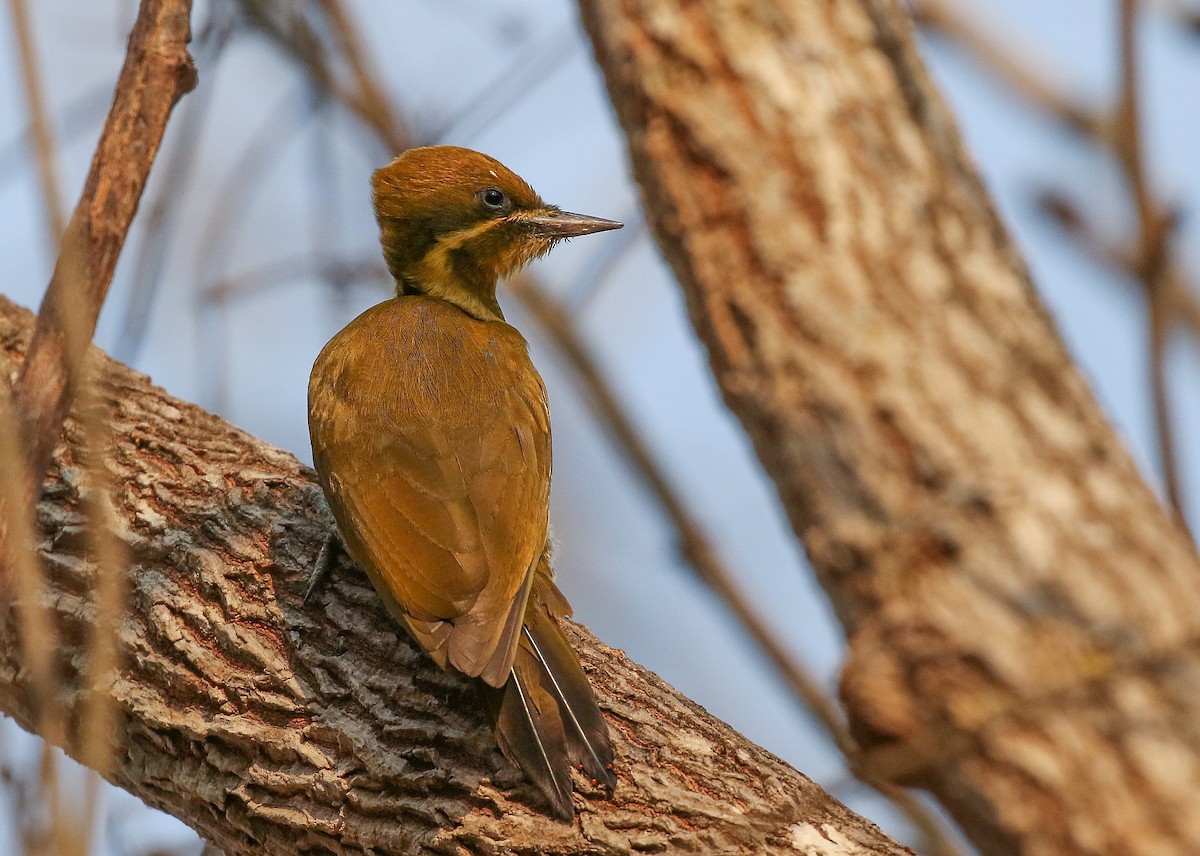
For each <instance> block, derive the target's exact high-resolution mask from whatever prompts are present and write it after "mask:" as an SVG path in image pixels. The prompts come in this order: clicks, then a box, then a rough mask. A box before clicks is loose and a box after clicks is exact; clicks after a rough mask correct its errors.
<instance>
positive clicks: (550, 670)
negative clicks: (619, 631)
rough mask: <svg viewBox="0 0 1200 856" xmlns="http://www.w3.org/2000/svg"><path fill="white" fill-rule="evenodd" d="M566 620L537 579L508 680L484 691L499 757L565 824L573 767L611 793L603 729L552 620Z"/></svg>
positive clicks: (552, 592)
mask: <svg viewBox="0 0 1200 856" xmlns="http://www.w3.org/2000/svg"><path fill="white" fill-rule="evenodd" d="M569 614H570V607H569V606H568V605H567V602H566V599H565V598H563V596H562V594H560V593H559V591H558V588H557V587H556V586H555V585H554V583H553V582H552V581H551V580H549V579H547V578H546V577H544V576H542V575H540V574H539V578H538V579H537V580H536V582H535V583H534V590H533V592H532V596H531V597H530V600H529V607H528V609H527V610H526V613H525V626H524V628H523V629H522V632H521V641H520V643H519V645H518V647H517V655H516V659H515V660H514V661H513V667H512V674H511V676H510V677H509V679H508V682H507V683H506V684H505V685H504V686H503V687H500V688H498V689H496V688H492V687H486V686H485V687H484V688H483V691H484V694H485V696H486V698H487V701H488V707H489V709H490V710H491V713H492V718H493V719H494V720H495V723H496V739H497V742H498V743H499V744H500V749H501V751H502V752H504V754H505V756H507V757H508V759H509V760H510V761H512V762H513V763H515V764H516V765H517V766H518V767H520V768H521V770H522V771H523V772H524V773H525V775H526V776H527V777H528V778H529V779H530V781H532V782H533V783H534V784H535V785H537V787H538V789H539V790H540V791H541V792H542V793H543V794H545V796H546V799H547V800H549V801H550V804H551V806H553V808H554V812H555V814H557V815H558V816H559V817H561V818H563V819H564V820H570V819H571V818H572V817H574V814H575V809H574V806H573V805H572V803H571V773H570V768H571V767H576V768H578V769H581V770H582V771H583V772H585V773H586V774H587V775H589V776H591V777H592V778H593V779H594V780H596V781H597V782H601V783H602V784H604V785H605V786H606V787H607V788H608V789H609V790H610V791H611V790H612V789H613V787H615V786H616V776H615V775H614V774H613V767H612V764H613V749H612V743H611V741H610V740H609V737H608V725H607V724H606V723H605V721H604V717H603V715H602V714H601V713H600V708H599V707H598V706H597V705H596V699H595V697H594V696H593V695H592V688H591V686H590V685H589V684H588V680H587V677H586V676H585V675H584V674H583V668H582V667H581V666H580V665H579V658H578V657H577V656H576V655H575V652H574V651H573V650H572V649H571V645H570V643H568V642H567V639H566V637H565V636H563V632H562V629H561V628H560V626H559V624H558V620H557V619H556V615H557V616H566V615H569Z"/></svg>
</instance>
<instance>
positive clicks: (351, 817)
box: [0, 299, 908, 856]
mask: <svg viewBox="0 0 1200 856" xmlns="http://www.w3.org/2000/svg"><path fill="white" fill-rule="evenodd" d="M31 325H32V317H31V316H30V315H29V313H27V312H25V311H24V310H21V309H18V308H16V307H14V306H13V305H12V304H10V303H8V302H7V301H4V300H3V299H0V372H3V373H4V374H5V375H7V376H11V374H12V372H13V370H14V363H15V361H16V360H18V359H19V357H20V354H21V353H23V351H24V348H25V346H26V343H27V339H28V335H29V331H30V329H31ZM90 359H92V360H94V361H97V362H96V365H98V366H99V370H98V371H97V375H98V376H99V377H100V381H99V384H98V386H99V389H98V396H97V397H96V398H95V399H94V400H96V401H98V404H97V405H95V406H96V407H98V408H99V409H100V410H102V411H103V412H102V413H101V414H99V415H100V416H102V417H103V419H104V420H105V421H106V422H108V423H109V424H111V425H112V428H113V431H114V434H115V436H116V438H117V442H116V446H115V449H113V450H112V452H111V454H110V455H109V457H108V460H107V461H106V466H107V467H108V470H109V475H110V477H111V479H112V483H113V484H114V485H117V486H119V489H118V490H117V491H116V494H117V495H116V496H115V497H114V502H115V505H116V517H117V521H118V534H119V536H120V538H121V539H122V541H123V542H124V543H125V546H126V547H127V549H128V551H129V554H130V555H131V556H132V557H133V564H132V567H130V568H129V569H128V575H129V586H130V596H129V612H128V614H127V615H126V616H125V617H124V619H123V621H122V622H121V624H120V628H119V649H120V653H121V661H122V665H121V667H120V669H119V674H118V676H117V678H116V679H115V680H114V681H113V682H112V684H111V688H110V689H109V693H110V695H111V699H112V702H113V704H114V705H115V708H116V713H117V718H118V722H119V725H118V730H117V741H116V749H115V763H114V765H113V768H112V769H111V770H110V771H109V772H108V773H107V775H108V777H109V778H110V779H111V781H113V782H114V783H115V784H117V785H120V786H121V787H123V788H126V789H128V790H129V791H131V792H133V793H135V794H137V795H138V796H140V797H142V798H143V799H144V800H146V802H148V803H150V804H151V805H154V806H157V807H159V808H162V809H164V810H166V811H168V812H170V813H171V814H174V815H175V816H177V817H179V818H181V819H182V820H184V821H185V822H187V823H188V824H190V825H191V826H192V827H194V828H195V829H196V830H197V831H198V832H200V834H202V835H203V836H205V838H207V839H209V840H210V841H211V842H213V844H214V845H215V846H217V847H219V848H221V850H223V851H224V852H226V853H228V854H230V856H233V854H260V853H270V854H287V856H292V855H293V854H297V853H314V854H315V853H338V854H366V853H370V854H374V855H375V856H384V854H414V853H448V854H464V853H487V854H498V853H545V854H568V853H572V854H573V853H589V854H599V853H612V854H625V853H634V852H638V853H643V852H649V853H656V852H665V851H672V852H684V853H705V854H707V853H792V854H795V853H806V854H825V853H829V854H835V853H836V854H897V856H898V854H902V853H907V852H908V851H907V850H905V848H903V847H901V846H899V845H897V844H895V843H894V842H891V841H890V840H888V839H887V838H886V837H885V836H884V835H883V834H882V833H880V832H879V830H878V829H877V828H875V827H874V826H873V825H872V824H871V823H870V822H868V821H865V820H863V819H862V818H860V817H858V816H856V815H854V814H853V813H852V812H850V811H849V810H848V809H846V808H845V807H843V806H842V805H840V804H839V803H838V802H837V801H836V800H834V799H832V798H831V797H829V796H828V795H827V794H825V793H824V792H823V791H822V790H821V789H820V788H818V787H817V786H816V785H814V784H813V783H812V782H811V781H809V780H808V779H806V778H805V777H804V776H802V775H800V774H799V773H797V772H796V771H795V770H793V769H792V768H790V767H789V766H787V765H786V764H784V763H783V762H781V761H780V760H779V759H777V758H775V757H773V756H772V755H770V754H769V753H767V752H765V751H763V750H762V749H760V748H758V747H756V746H754V745H752V744H750V743H749V742H747V741H746V740H745V739H744V738H742V737H740V736H739V735H737V734H736V733H734V732H733V731H732V730H731V729H730V728H729V727H728V726H726V725H724V724H723V723H721V722H718V721H717V720H714V719H713V718H712V717H710V716H708V715H707V714H706V713H705V712H704V711H703V710H701V709H700V708H698V707H697V706H696V705H694V704H692V703H691V702H689V701H688V700H687V699H685V698H683V697H682V696H680V695H679V694H678V693H676V692H675V691H674V690H672V689H671V688H670V687H668V686H666V685H665V684H664V683H663V682H662V681H661V680H659V679H658V678H657V677H656V676H654V675H652V674H650V673H648V672H646V671H644V670H642V669H640V668H638V667H637V666H635V665H633V664H632V663H630V662H629V661H628V660H627V659H626V658H625V657H624V656H623V655H622V654H621V653H620V652H617V651H613V650H612V649H609V648H606V647H605V646H603V645H602V644H600V643H599V642H597V641H596V639H595V638H594V637H593V636H592V635H591V634H589V633H588V632H587V631H586V630H583V629H582V628H577V627H576V628H571V629H570V632H571V637H572V639H573V640H574V642H575V644H576V645H577V647H578V648H579V650H580V652H581V654H582V659H583V663H584V666H585V668H586V669H587V670H588V672H589V673H590V676H591V679H592V682H593V684H594V685H595V687H596V690H597V695H598V697H599V701H600V704H601V707H602V708H603V709H604V711H605V713H606V714H607V716H608V719H609V722H610V723H611V725H612V730H613V737H614V739H615V743H616V746H617V758H618V760H617V774H618V776H619V779H620V783H619V785H618V787H617V790H616V793H615V795H614V797H613V799H612V800H606V799H605V798H604V795H603V793H597V792H596V790H595V789H590V788H588V787H587V785H586V783H583V782H579V783H578V785H579V787H580V788H581V789H582V793H581V794H580V795H579V796H578V798H577V800H576V802H577V807H578V809H579V813H578V817H577V818H576V820H575V822H574V823H573V824H565V823H559V822H557V821H554V820H552V819H550V818H549V817H548V816H547V815H546V814H545V812H544V807H543V806H542V804H541V802H540V797H539V796H538V795H537V794H536V792H534V791H533V790H532V789H531V788H529V787H528V786H526V785H524V784H523V783H522V782H521V780H520V777H519V775H518V774H516V773H515V772H514V771H512V770H503V769H501V764H502V761H501V759H500V755H499V753H498V751H496V749H495V744H494V741H493V737H492V734H491V728H490V726H489V724H488V722H487V720H486V717H485V715H484V713H483V712H482V709H481V708H480V706H479V705H478V703H477V701H476V698H475V694H474V692H473V689H472V687H471V685H470V683H469V682H467V681H465V680H463V679H460V678H456V677H454V676H451V675H449V674H447V673H445V672H442V671H440V670H438V669H437V668H436V667H434V666H433V665H432V664H431V663H430V661H429V660H428V659H427V658H426V657H425V656H424V655H423V654H421V653H420V651H419V650H417V649H416V648H415V647H414V646H413V644H412V643H410V642H409V641H408V639H407V638H406V637H405V636H404V634H403V633H402V631H401V630H400V629H399V627H398V626H397V625H396V624H395V623H394V622H393V621H392V620H391V619H390V618H389V617H388V616H387V614H386V613H385V612H384V610H383V609H382V608H381V606H380V603H379V600H378V598H377V597H376V595H375V593H374V591H373V590H372V589H371V587H370V584H369V583H368V582H367V581H366V579H365V577H363V576H361V575H360V574H359V572H358V571H357V570H355V569H353V568H350V567H345V568H342V569H341V570H340V572H339V574H338V576H336V577H335V580H334V582H333V584H332V585H331V587H330V588H329V589H328V590H326V591H325V592H323V593H322V594H321V595H320V596H319V597H318V598H317V602H316V603H314V604H312V605H310V606H308V607H305V606H304V605H303V604H302V596H301V593H302V590H303V587H304V583H305V580H306V578H307V575H308V571H309V568H310V567H311V566H312V564H313V562H314V560H315V558H316V555H317V552H318V549H319V547H320V545H321V542H322V540H323V539H324V537H325V535H326V534H327V532H328V531H329V529H330V527H331V525H332V523H331V521H330V519H329V517H328V514H327V512H326V511H325V509H324V504H323V501H322V499H321V498H320V489H319V488H318V487H317V486H316V484H315V482H314V480H313V478H312V475H313V474H312V472H311V471H310V470H308V469H307V468H306V467H303V466H302V465H300V464H299V463H298V462H297V461H296V459H295V458H293V457H292V456H291V455H289V454H287V453H285V452H282V451H280V450H278V449H274V448H272V447H270V446H267V445H266V444H264V443H261V442H259V441H257V440H255V439H254V438H252V437H250V436H248V435H246V434H245V433H243V432H241V431H238V430H236V429H234V428H232V427H230V426H229V425H227V424H226V423H224V422H222V421H221V420H219V419H217V418H216V417H214V416H211V415H209V414H207V413H204V412H203V411H201V410H200V409H198V408H196V407H194V406H192V405H189V404H186V403H183V402H180V401H177V400H175V399H172V398H171V397H170V396H168V395H166V394H165V393H163V392H162V391H161V390H159V389H156V388H154V387H153V386H151V385H150V384H149V382H148V380H147V379H146V378H145V377H143V376H141V375H138V374H136V373H134V372H132V371H130V370H128V369H126V368H124V367H122V366H120V365H119V364H117V363H114V362H112V361H110V360H108V359H107V358H106V357H104V356H103V355H101V354H100V353H99V352H98V351H94V350H93V352H92V354H91V357H90ZM90 421H91V420H89V422H90ZM79 431H80V429H79V426H78V425H76V424H75V423H74V422H68V423H67V437H68V441H69V442H68V446H67V448H66V449H65V450H60V452H59V461H58V462H59V464H60V468H59V469H58V470H57V472H58V475H57V476H55V477H54V478H53V479H52V480H51V482H50V483H49V485H48V487H47V491H46V495H45V498H44V499H43V501H42V502H41V504H40V506H39V507H38V509H37V511H38V524H39V532H40V536H39V537H40V542H39V544H38V548H39V551H40V553H41V556H42V559H43V561H44V563H45V565H46V568H47V575H48V580H49V582H48V587H47V590H46V592H45V595H44V597H43V602H44V604H45V605H46V606H47V607H48V608H50V609H51V610H52V615H53V618H54V622H55V625H56V628H57V632H58V635H59V642H58V644H57V645H56V646H55V647H56V650H57V651H58V653H59V655H60V664H59V665H60V672H61V675H62V681H61V685H60V686H58V688H57V689H58V692H59V696H60V697H59V699H58V701H60V702H61V704H62V705H63V707H64V708H65V711H66V715H67V719H68V721H69V722H71V723H73V724H74V726H75V728H76V729H78V727H79V725H78V723H79V722H80V719H81V711H82V710H83V709H84V708H85V707H86V706H87V705H88V703H89V701H91V700H92V699H89V697H88V696H89V691H88V690H87V689H86V687H87V686H89V684H88V683H86V682H85V680H84V678H83V677H82V675H83V674H84V673H85V669H86V660H87V651H86V649H87V642H88V640H89V638H90V637H91V635H92V630H93V628H91V627H90V622H91V621H92V618H93V615H94V611H95V607H94V596H93V592H94V590H95V586H96V576H97V573H98V571H97V565H96V563H95V561H94V559H93V557H92V556H90V555H89V553H88V546H89V544H90V543H91V539H90V538H89V537H88V535H87V531H86V529H87V525H88V523H87V521H86V520H85V519H84V517H83V514H82V510H81V508H82V505H83V502H82V498H83V497H84V496H86V494H87V491H88V489H89V478H88V474H87V472H86V470H84V469H82V468H81V467H80V466H79V465H78V464H77V462H76V460H77V453H76V451H75V447H76V446H77V443H78V439H79ZM4 593H5V595H7V596H6V597H4V598H3V600H2V602H0V708H2V709H3V711H4V712H5V713H8V714H10V715H11V716H13V717H15V718H16V719H17V721H18V722H20V723H21V724H22V725H23V726H25V727H26V728H32V727H33V726H34V712H33V710H32V707H31V697H30V693H29V692H28V691H27V689H28V688H27V686H26V683H27V681H28V680H29V675H28V672H27V671H26V670H23V668H22V663H21V662H20V659H19V655H18V651H19V646H18V645H17V644H16V637H17V632H18V631H17V626H16V616H15V610H14V609H13V600H14V594H15V593H14V591H13V589H12V588H11V587H8V588H7V590H6V591H5V592H4ZM89 739H94V737H90V738H89ZM68 743H69V744H70V745H68V747H67V748H68V751H70V752H71V753H72V754H74V755H76V756H79V755H81V754H84V752H83V748H84V747H81V746H80V745H79V743H80V735H79V734H78V733H75V734H73V735H69V736H68ZM90 756H91V757H95V753H94V752H92V753H91V755H90Z"/></svg>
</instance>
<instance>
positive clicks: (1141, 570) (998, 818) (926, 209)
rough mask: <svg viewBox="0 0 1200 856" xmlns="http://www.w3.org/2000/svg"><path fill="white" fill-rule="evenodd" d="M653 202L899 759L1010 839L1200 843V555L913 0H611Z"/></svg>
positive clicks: (883, 754)
mask: <svg viewBox="0 0 1200 856" xmlns="http://www.w3.org/2000/svg"><path fill="white" fill-rule="evenodd" d="M583 8H584V14H585V19H586V22H587V26H588V27H589V29H590V31H591V34H592V37H593V40H594V42H595V45H596V50H597V53H598V56H599V59H600V62H601V64H602V66H603V68H604V70H605V73H606V75H607V78H608V83H609V90H610V92H611V93H612V96H613V99H614V102H615V104H616V107H617V112H618V115H619V117H620V119H621V122H622V123H623V125H624V127H625V130H626V132H627V134H628V137H629V145H630V151H631V153H632V159H633V165H634V169H635V172H636V173H637V176H638V179H639V182H640V184H641V186H642V188H643V191H644V194H645V199H646V203H647V207H648V210H649V217H650V221H651V223H652V224H653V227H654V229H655V232H656V234H657V236H658V239H659V243H660V245H661V246H662V247H663V249H664V252H665V253H666V255H667V258H668V259H669V261H670V263H671V265H672V267H673V268H674V270H675V273H676V275H677V276H678V278H679V279H680V281H681V283H682V284H683V286H684V288H685V291H686V293H687V298H688V304H689V309H690V312H691V315H692V318H693V320H694V322H695V324H696V326H697V328H698V330H699V332H700V335H701V336H702V338H703V340H704V342H705V343H706V345H707V347H708V349H709V355H710V358H711V361H712V366H713V370H714V372H715V374H716V377H717V379H718V381H719V383H720V385H721V388H722V390H723V392H724V395H725V398H726V401H727V402H728V404H729V406H730V407H731V408H732V409H733V410H734V411H735V412H736V413H737V414H738V416H739V417H740V418H741V420H742V422H743V423H744V425H745V426H746V428H747V430H748V432H749V434H750V436H751V437H752V439H753V441H754V443H755V446H756V448H757V451H758V454H759V456H760V458H761V459H762V461H763V463H764V465H765V466H766V468H767V470H768V472H769V473H770V474H771V476H772V477H773V478H774V479H775V481H776V484H777V486H778V489H779V493H780V496H781V498H782V501H783V503H784V505H785V507H786V509H787V512H788V514H789V515H790V518H791V521H792V524H793V526H794V528H795V530H796V532H797V533H798V534H799V535H800V536H801V538H802V539H803V541H804V543H805V546H806V547H807V550H808V553H809V556H810V557H811V559H812V562H813V564H814V566H815V568H816V570H817V572H818V574H819V575H820V578H821V580H822V582H823V584H824V585H825V587H826V589H827V591H828V592H829V594H830V596H831V598H832V600H833V603H834V605H835V607H836V609H837V612H838V614H839V616H840V617H841V619H842V622H843V623H844V625H845V627H846V629H847V631H848V633H849V636H850V655H849V662H848V664H847V666H846V669H845V672H844V678H843V697H844V700H845V702H846V705H847V708H848V711H849V714H850V715H851V717H852V719H853V722H854V725H855V728H856V731H857V733H858V735H859V737H860V739H861V740H862V741H863V744H864V748H865V750H866V751H865V754H864V758H863V761H864V763H865V764H867V765H869V766H871V767H873V768H874V769H875V770H876V771H878V772H879V773H880V774H882V775H886V776H890V777H892V778H893V779H895V780H898V781H908V782H915V783H919V784H921V785H924V786H927V787H929V788H931V789H932V790H933V791H934V792H935V794H936V795H937V796H938V797H939V798H940V799H941V800H942V801H943V803H944V804H945V805H946V806H947V807H948V808H949V809H950V810H951V811H952V812H953V814H954V815H955V816H956V817H957V818H958V820H959V821H961V822H962V824H963V825H964V827H965V828H966V829H967V831H968V833H969V834H970V835H971V836H972V838H973V839H974V841H975V842H976V844H977V845H978V846H979V847H980V848H981V849H982V850H983V851H984V852H985V853H988V854H1016V853H1020V854H1031V855H1032V854H1046V856H1050V854H1053V856H1070V854H1122V855H1123V856H1128V855H1129V854H1147V856H1150V854H1153V856H1170V854H1180V856H1183V855H1184V854H1196V853H1200V796H1198V795H1200V756H1198V750H1200V645H1198V640H1200V564H1198V562H1197V558H1196V554H1195V552H1194V549H1193V547H1192V545H1191V544H1190V543H1189V542H1188V541H1187V539H1186V538H1185V537H1184V536H1183V535H1182V534H1181V533H1180V532H1179V531H1178V530H1177V529H1176V528H1175V526H1174V525H1172V523H1171V521H1170V520H1169V519H1168V517H1167V516H1166V515H1165V514H1163V513H1162V511H1161V509H1160V507H1159V505H1158V503H1157V502H1156V500H1155V497H1154V496H1153V495H1152V493H1151V491H1150V490H1148V489H1147V487H1146V486H1145V485H1144V484H1143V482H1142V480H1141V479H1140V477H1139V474H1138V472H1137V471H1136V469H1135V467H1134V466H1133V464H1132V462H1131V461H1130V458H1129V456H1128V454H1127V453H1126V452H1125V450H1124V449H1123V448H1122V446H1121V444H1120V442H1119V440H1118V438H1117V437H1116V436H1115V435H1114V433H1113V431H1112V430H1111V428H1110V427H1109V426H1108V425H1107V424H1106V422H1105V420H1104V418H1103V416H1102V414H1101V413H1100V411H1099V409H1098V408H1097V406H1096V404H1095V402H1094V400H1093V398H1092V395H1091V393H1090V392H1089V390H1088V388H1087V385H1086V384H1085V383H1084V381H1083V380H1082V379H1081V378H1080V375H1079V373H1078V372H1077V371H1076V370H1075V369H1074V368H1073V366H1072V364H1071V361H1070V359H1069V357H1068V355H1067V354H1066V352H1065V349H1064V348H1063V345H1062V343H1061V342H1060V340H1059V338H1058V336H1057V334H1056V333H1055V331H1054V329H1053V326H1052V324H1051V323H1050V322H1049V320H1048V318H1047V317H1046V314H1045V312H1044V310H1043V308H1042V307H1041V305H1040V304H1039V302H1038V299H1037V297H1036V295H1035V294H1034V292H1033V289H1032V288H1031V286H1030V283H1029V279H1028V276H1027V274H1026V272H1025V270H1024V268H1023V266H1022V264H1021V262H1020V261H1019V260H1018V258H1017V256H1016V254H1015V252H1014V250H1013V248H1012V245H1011V243H1010V241H1009V239H1008V237H1007V236H1006V234H1005V232H1004V230H1003V228H1002V227H1001V225H1000V224H999V222H998V221H997V218H996V216H995V214H994V212H993V211H992V209H991V207H990V204H989V202H988V199H987V195H986V193H985V192H984V190H983V189H982V187H981V185H980V182H979V180H978V178H977V176H976V174H975V171H974V169H973V167H972V165H971V164H970V162H969V160H968V158H967V157H966V156H965V155H964V153H963V151H962V146H961V141H960V140H959V137H958V134H957V132H956V130H955V128H954V124H953V121H952V119H951V117H950V115H949V113H948V112H947V109H946V107H945V105H944V104H943V103H942V100H941V98H940V96H939V95H938V93H937V91H936V89H935V88H934V87H933V86H932V85H931V83H930V81H929V79H928V78H927V76H926V73H925V71H924V70H923V68H922V66H921V63H920V60H919V58H918V57H917V55H916V53H915V49H914V46H913V42H912V33H911V31H910V28H909V23H908V21H907V20H906V18H905V16H904V13H903V12H902V10H901V8H900V6H899V4H898V3H897V2H895V0H806V2H795V3H759V2H751V0H733V1H732V2H718V1H717V0H697V2H690V3H679V2H677V0H585V2H583Z"/></svg>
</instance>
